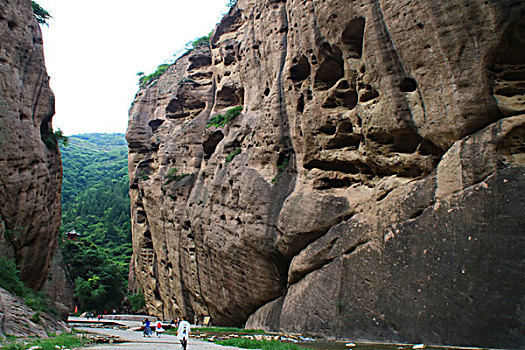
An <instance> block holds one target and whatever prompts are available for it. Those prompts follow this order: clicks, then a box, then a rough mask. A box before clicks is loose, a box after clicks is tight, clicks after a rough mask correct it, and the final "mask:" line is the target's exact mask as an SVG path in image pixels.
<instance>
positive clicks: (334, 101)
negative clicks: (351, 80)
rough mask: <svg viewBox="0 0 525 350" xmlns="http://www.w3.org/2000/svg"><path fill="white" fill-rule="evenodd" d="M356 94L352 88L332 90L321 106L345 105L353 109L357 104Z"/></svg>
mask: <svg viewBox="0 0 525 350" xmlns="http://www.w3.org/2000/svg"><path fill="white" fill-rule="evenodd" d="M357 101H358V95H357V92H356V91H354V90H346V91H340V90H335V91H333V92H332V93H331V94H330V95H328V97H327V98H326V99H325V100H324V102H323V108H337V107H345V108H347V109H354V108H355V106H357Z"/></svg>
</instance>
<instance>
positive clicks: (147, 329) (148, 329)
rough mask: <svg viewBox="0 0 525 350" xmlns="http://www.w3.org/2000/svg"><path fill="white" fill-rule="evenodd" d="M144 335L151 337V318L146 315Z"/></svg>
mask: <svg viewBox="0 0 525 350" xmlns="http://www.w3.org/2000/svg"><path fill="white" fill-rule="evenodd" d="M142 336H143V337H146V336H148V337H151V323H150V322H149V319H148V318H147V317H146V318H145V319H144V334H143V335H142Z"/></svg>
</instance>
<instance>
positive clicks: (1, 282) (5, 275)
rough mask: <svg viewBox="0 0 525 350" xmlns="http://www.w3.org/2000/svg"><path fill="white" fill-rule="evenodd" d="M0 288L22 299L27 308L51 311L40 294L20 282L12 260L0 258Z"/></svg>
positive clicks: (46, 300) (45, 298) (46, 301)
mask: <svg viewBox="0 0 525 350" xmlns="http://www.w3.org/2000/svg"><path fill="white" fill-rule="evenodd" d="M0 287H2V288H4V289H5V290H7V291H9V292H11V293H13V294H16V295H18V296H20V297H22V298H24V300H25V303H26V305H27V306H29V307H30V308H32V309H33V310H35V311H37V312H38V313H39V315H40V312H41V311H45V312H49V311H52V310H50V308H49V300H48V298H47V296H45V295H44V294H43V293H42V292H35V291H34V290H33V289H31V288H29V287H27V286H26V285H25V284H24V282H22V281H21V280H20V272H19V271H18V268H17V266H16V263H15V261H14V260H12V259H7V258H5V257H0Z"/></svg>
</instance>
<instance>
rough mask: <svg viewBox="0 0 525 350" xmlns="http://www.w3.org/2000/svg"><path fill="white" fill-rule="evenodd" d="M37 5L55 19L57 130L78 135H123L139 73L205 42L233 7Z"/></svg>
mask: <svg viewBox="0 0 525 350" xmlns="http://www.w3.org/2000/svg"><path fill="white" fill-rule="evenodd" d="M37 2H38V3H39V4H40V5H41V6H42V7H43V8H44V9H46V10H47V11H48V12H49V13H50V14H51V15H52V16H53V18H52V19H51V20H49V21H48V22H49V28H48V27H45V26H42V27H41V28H42V32H43V36H44V53H45V57H46V67H47V71H48V75H49V76H50V77H51V88H52V89H53V91H54V93H55V99H56V114H55V117H54V118H53V127H54V128H55V130H56V129H57V128H59V129H61V130H62V131H63V132H64V134H66V135H74V134H80V133H93V132H106V133H113V132H120V133H123V132H125V131H126V128H127V122H128V109H129V107H130V106H131V102H132V101H133V97H134V96H135V93H136V92H137V90H138V85H137V82H138V77H137V72H140V71H143V72H145V73H146V74H150V73H152V72H154V71H155V69H156V67H157V66H158V65H159V64H161V63H165V62H166V61H170V60H172V59H173V55H174V54H175V53H176V52H177V51H179V50H181V49H183V48H184V45H185V44H186V43H188V42H190V41H192V40H194V39H196V38H198V37H201V36H204V35H207V34H208V33H209V32H210V31H211V30H212V29H213V28H214V27H215V25H216V23H218V22H219V20H220V18H221V17H222V14H224V13H225V12H226V11H227V6H226V3H227V2H228V0H189V1H187V0H37Z"/></svg>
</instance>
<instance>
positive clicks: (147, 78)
mask: <svg viewBox="0 0 525 350" xmlns="http://www.w3.org/2000/svg"><path fill="white" fill-rule="evenodd" d="M169 67H170V65H169V64H167V63H164V64H161V65H159V66H157V70H156V71H155V72H153V73H151V74H150V75H144V73H143V72H139V73H137V75H138V76H139V85H140V87H146V86H147V85H149V84H150V83H151V82H152V81H154V80H157V79H158V78H159V77H160V76H161V75H162V74H164V72H165V71H166V70H167V69H168V68H169Z"/></svg>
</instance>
